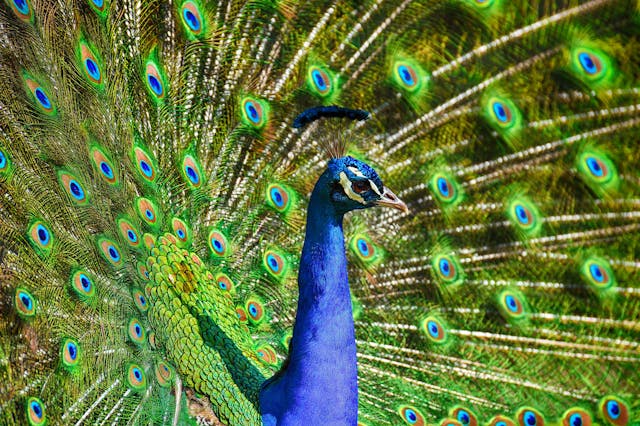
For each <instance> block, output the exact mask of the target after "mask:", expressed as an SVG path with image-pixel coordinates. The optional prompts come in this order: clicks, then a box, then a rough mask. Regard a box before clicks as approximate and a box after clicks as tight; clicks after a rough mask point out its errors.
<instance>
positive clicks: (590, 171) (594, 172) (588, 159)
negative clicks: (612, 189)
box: [578, 152, 615, 185]
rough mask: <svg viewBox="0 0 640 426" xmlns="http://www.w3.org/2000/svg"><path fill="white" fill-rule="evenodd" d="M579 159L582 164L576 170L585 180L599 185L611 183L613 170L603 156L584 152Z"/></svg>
mask: <svg viewBox="0 0 640 426" xmlns="http://www.w3.org/2000/svg"><path fill="white" fill-rule="evenodd" d="M580 159H581V162H582V164H579V165H578V170H579V171H580V172H582V174H583V176H584V177H585V178H587V179H589V180H591V181H592V182H594V183H597V184H599V185H604V184H607V183H609V182H612V181H613V179H614V177H615V168H614V166H613V163H612V162H611V160H609V159H608V158H607V157H606V156H605V155H603V154H601V153H597V152H585V153H583V154H582V155H581V156H580Z"/></svg>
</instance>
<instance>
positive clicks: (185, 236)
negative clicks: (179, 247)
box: [171, 217, 191, 243]
mask: <svg viewBox="0 0 640 426" xmlns="http://www.w3.org/2000/svg"><path fill="white" fill-rule="evenodd" d="M171 227H172V228H173V233H174V234H175V235H176V237H178V240H180V242H182V243H187V242H188V241H189V239H190V237H191V233H190V232H189V228H187V224H186V223H185V222H184V221H183V220H181V219H178V218H177V217H174V218H173V219H172V220H171Z"/></svg>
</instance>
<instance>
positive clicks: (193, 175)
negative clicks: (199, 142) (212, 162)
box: [182, 155, 202, 188]
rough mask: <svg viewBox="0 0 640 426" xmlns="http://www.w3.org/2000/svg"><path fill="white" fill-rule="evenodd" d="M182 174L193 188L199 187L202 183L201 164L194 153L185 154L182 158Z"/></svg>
mask: <svg viewBox="0 0 640 426" xmlns="http://www.w3.org/2000/svg"><path fill="white" fill-rule="evenodd" d="M182 174H183V176H184V177H185V178H186V181H187V184H189V186H191V187H192V188H199V187H200V186H201V185H202V177H201V176H202V173H201V171H200V165H199V164H198V162H197V161H196V159H195V157H193V156H192V155H185V157H184V159H183V160H182Z"/></svg>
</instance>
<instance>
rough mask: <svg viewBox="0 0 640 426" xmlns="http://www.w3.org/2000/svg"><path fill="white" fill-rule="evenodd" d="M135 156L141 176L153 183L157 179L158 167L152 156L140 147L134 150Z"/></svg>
mask: <svg viewBox="0 0 640 426" xmlns="http://www.w3.org/2000/svg"><path fill="white" fill-rule="evenodd" d="M133 156H134V158H135V164H136V166H137V169H138V172H140V175H141V176H142V177H143V178H144V179H145V180H147V181H148V182H153V181H154V180H155V178H156V167H155V165H154V163H153V160H152V159H151V156H149V154H148V153H146V152H145V151H144V150H143V149H142V148H140V147H139V146H136V147H135V148H134V149H133Z"/></svg>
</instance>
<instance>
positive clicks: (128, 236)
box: [118, 218, 140, 248]
mask: <svg viewBox="0 0 640 426" xmlns="http://www.w3.org/2000/svg"><path fill="white" fill-rule="evenodd" d="M118 229H119V230H120V234H121V235H122V237H123V238H124V239H125V241H126V242H127V243H128V244H129V246H131V247H134V248H135V247H138V246H139V245H140V233H139V232H138V230H137V229H136V228H135V227H134V226H133V224H132V223H131V222H130V221H129V220H127V219H125V218H120V219H118Z"/></svg>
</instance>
